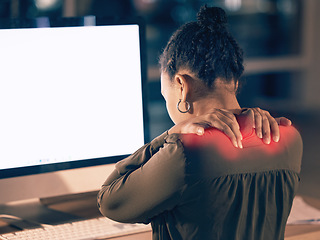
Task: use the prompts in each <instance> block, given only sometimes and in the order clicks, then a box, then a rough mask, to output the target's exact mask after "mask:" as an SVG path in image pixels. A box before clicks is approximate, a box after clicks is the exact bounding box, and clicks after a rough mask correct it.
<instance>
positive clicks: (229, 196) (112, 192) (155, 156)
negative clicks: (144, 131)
mask: <svg viewBox="0 0 320 240" xmlns="http://www.w3.org/2000/svg"><path fill="white" fill-rule="evenodd" d="M238 122H239V125H240V129H241V132H242V135H243V141H242V143H243V146H244V148H243V149H238V148H235V147H234V146H233V145H232V143H231V141H230V140H229V138H228V137H227V136H226V135H224V134H223V133H222V132H220V131H219V130H216V129H209V130H207V131H206V132H205V134H204V136H197V135H193V134H186V135H182V134H171V135H168V134H167V133H163V134H162V135H160V136H159V137H157V138H155V139H154V140H153V141H151V142H150V143H148V144H146V145H144V146H143V147H142V148H140V149H139V150H138V151H137V152H135V153H134V154H132V155H131V156H129V157H127V158H126V159H124V160H122V161H120V162H118V163H117V164H116V167H115V170H114V171H113V173H112V174H111V175H110V176H109V177H108V179H107V180H106V181H105V183H104V185H103V186H102V188H101V191H100V193H99V195H98V206H99V208H100V211H101V212H102V214H104V215H105V216H106V217H108V218H111V219H113V220H116V221H119V222H132V223H134V222H139V223H150V222H151V225H152V230H153V239H154V240H155V239H174V240H180V239H192V240H194V239H199V240H206V239H214V240H216V239H222V240H233V239H245V240H260V239H266V240H269V239H270V240H276V239H283V238H284V230H285V225H286V220H287V217H288V215H289V213H290V209H291V205H292V201H293V198H294V196H295V194H296V191H297V187H298V183H299V172H300V166H301V158H302V140H301V137H300V135H299V133H298V132H297V130H296V129H295V128H294V127H284V126H280V134H281V138H280V141H279V142H278V143H275V142H272V143H271V144H269V145H266V144H264V143H263V142H262V140H261V139H259V138H258V137H257V136H256V134H255V131H254V129H253V128H252V126H253V120H252V119H251V118H250V117H248V116H246V115H245V114H242V115H241V116H238Z"/></svg>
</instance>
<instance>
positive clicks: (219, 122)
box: [168, 109, 242, 148]
mask: <svg viewBox="0 0 320 240" xmlns="http://www.w3.org/2000/svg"><path fill="white" fill-rule="evenodd" d="M211 127H214V128H217V129H219V130H220V131H222V132H224V133H225V134H226V135H227V136H228V137H229V138H230V140H231V141H232V143H233V145H234V146H235V147H237V148H238V147H239V148H242V143H241V140H242V135H241V132H240V127H239V124H238V122H237V119H236V117H235V115H234V114H233V112H231V111H228V110H224V109H214V110H213V112H211V113H208V114H205V115H201V116H198V117H194V118H191V119H188V120H186V121H183V122H181V123H178V124H177V125H174V126H173V127H172V128H171V129H170V130H169V131H168V133H169V134H172V133H184V134H187V133H193V134H198V135H203V134H204V130H205V129H207V128H211Z"/></svg>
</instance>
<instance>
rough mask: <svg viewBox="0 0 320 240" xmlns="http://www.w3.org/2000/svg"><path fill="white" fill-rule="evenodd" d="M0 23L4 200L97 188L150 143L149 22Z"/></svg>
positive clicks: (0, 188)
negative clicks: (147, 91)
mask: <svg viewBox="0 0 320 240" xmlns="http://www.w3.org/2000/svg"><path fill="white" fill-rule="evenodd" d="M0 25H1V26H0V27H1V28H2V29H0V109H1V110H0V111H1V117H0V204H2V206H3V205H6V204H9V205H10V204H11V203H13V202H14V203H16V202H20V201H22V202H23V201H26V200H28V201H29V200H30V199H40V198H47V197H54V196H60V195H67V194H74V193H82V192H89V191H96V190H98V189H99V188H100V186H101V185H102V184H103V182H104V180H105V179H106V178H107V176H108V174H109V173H110V172H111V171H112V170H113V167H114V166H113V165H114V163H115V162H117V161H119V160H120V159H123V158H124V157H126V156H127V155H128V154H131V153H133V152H134V151H135V150H137V149H138V148H139V147H141V146H142V145H143V144H144V143H145V142H146V141H148V121H147V112H146V98H145V77H146V62H145V58H144V55H145V54H144V27H143V23H142V22H141V20H139V21H136V19H135V20H130V21H126V20H121V19H112V18H110V19H96V18H95V17H93V16H88V17H84V18H68V19H59V20H55V21H54V20H50V19H48V18H39V19H35V20H12V21H7V22H6V21H0ZM0 209H1V208H0Z"/></svg>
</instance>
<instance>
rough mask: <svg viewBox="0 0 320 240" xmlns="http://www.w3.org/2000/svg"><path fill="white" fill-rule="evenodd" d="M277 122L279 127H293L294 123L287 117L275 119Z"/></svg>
mask: <svg viewBox="0 0 320 240" xmlns="http://www.w3.org/2000/svg"><path fill="white" fill-rule="evenodd" d="M275 120H276V121H277V123H278V125H282V126H291V124H292V122H291V121H290V120H289V119H288V118H285V117H279V118H275Z"/></svg>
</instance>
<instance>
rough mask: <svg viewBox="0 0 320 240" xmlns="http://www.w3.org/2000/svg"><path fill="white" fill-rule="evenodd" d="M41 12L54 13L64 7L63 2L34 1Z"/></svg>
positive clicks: (50, 0)
mask: <svg viewBox="0 0 320 240" xmlns="http://www.w3.org/2000/svg"><path fill="white" fill-rule="evenodd" d="M34 3H35V6H36V7H37V8H38V10H39V11H52V10H55V9H57V8H59V7H60V6H61V5H62V0H34Z"/></svg>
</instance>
